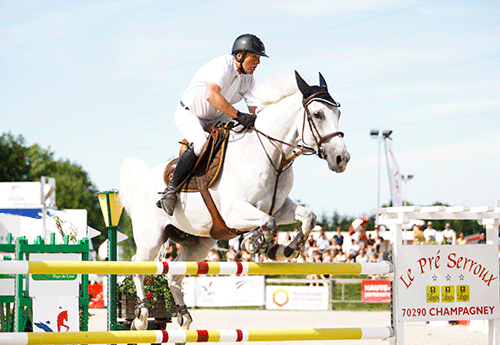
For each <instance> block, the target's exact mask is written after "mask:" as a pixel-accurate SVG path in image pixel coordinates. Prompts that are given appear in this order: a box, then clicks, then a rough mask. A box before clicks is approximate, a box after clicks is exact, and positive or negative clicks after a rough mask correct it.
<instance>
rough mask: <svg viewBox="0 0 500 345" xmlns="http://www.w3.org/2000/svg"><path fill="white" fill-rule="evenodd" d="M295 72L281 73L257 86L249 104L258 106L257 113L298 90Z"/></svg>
mask: <svg viewBox="0 0 500 345" xmlns="http://www.w3.org/2000/svg"><path fill="white" fill-rule="evenodd" d="M298 91H299V88H298V87H297V82H296V80H295V76H294V74H293V73H286V74H279V75H276V76H274V77H271V78H269V79H268V80H267V81H266V82H264V83H262V84H259V85H257V86H256V87H255V89H254V91H253V93H252V97H251V99H250V102H249V104H250V105H252V106H256V107H257V113H259V112H261V111H262V110H263V109H264V108H266V107H267V106H269V105H271V104H275V103H278V102H279V101H281V100H282V99H283V98H286V97H288V96H291V95H293V94H294V93H296V92H298Z"/></svg>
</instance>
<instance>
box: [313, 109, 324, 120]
mask: <svg viewBox="0 0 500 345" xmlns="http://www.w3.org/2000/svg"><path fill="white" fill-rule="evenodd" d="M313 116H314V117H315V118H317V119H322V118H323V112H322V111H315V112H314V113H313Z"/></svg>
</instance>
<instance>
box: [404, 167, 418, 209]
mask: <svg viewBox="0 0 500 345" xmlns="http://www.w3.org/2000/svg"><path fill="white" fill-rule="evenodd" d="M413 176H415V175H413V174H409V175H402V178H403V182H404V183H405V200H404V201H403V206H405V203H406V206H408V199H407V198H406V197H407V193H406V182H408V181H410V180H411V179H412V178H413Z"/></svg>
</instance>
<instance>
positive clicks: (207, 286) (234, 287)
mask: <svg viewBox="0 0 500 345" xmlns="http://www.w3.org/2000/svg"><path fill="white" fill-rule="evenodd" d="M264 288H265V278H264V276H244V277H241V276H229V277H191V278H189V279H184V282H183V293H184V300H185V302H186V305H188V306H191V307H194V306H196V307H232V306H263V305H264Z"/></svg>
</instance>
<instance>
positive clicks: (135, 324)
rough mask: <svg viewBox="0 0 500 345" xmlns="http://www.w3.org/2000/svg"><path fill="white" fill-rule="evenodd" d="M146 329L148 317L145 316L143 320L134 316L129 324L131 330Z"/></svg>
mask: <svg viewBox="0 0 500 345" xmlns="http://www.w3.org/2000/svg"><path fill="white" fill-rule="evenodd" d="M146 329H148V319H147V318H146V319H145V320H144V321H143V320H141V319H138V318H135V319H134V320H133V321H132V323H131V324H130V330H132V331H144V330H146Z"/></svg>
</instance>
